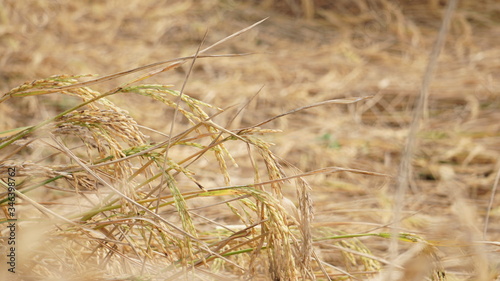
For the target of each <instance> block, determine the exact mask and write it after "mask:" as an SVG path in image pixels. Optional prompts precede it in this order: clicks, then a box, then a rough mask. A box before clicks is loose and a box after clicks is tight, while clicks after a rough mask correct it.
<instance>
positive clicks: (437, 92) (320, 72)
mask: <svg viewBox="0 0 500 281" xmlns="http://www.w3.org/2000/svg"><path fill="white" fill-rule="evenodd" d="M446 2H447V1H438V0H418V1H389V0H364V1H361V0H360V1H347V0H338V1H326V0H314V1H313V0H284V1H273V0H264V1H235V0H205V1H195V0H190V1H177V0H171V1H144V0H129V1H93V0H87V1H42V0H38V1H37V0H29V1H14V0H2V1H1V2H0V91H1V93H5V92H7V91H9V90H10V89H12V88H14V87H17V86H18V85H20V84H22V83H24V82H25V81H32V80H36V79H42V78H45V77H49V76H51V75H55V74H75V75H76V74H98V75H100V76H102V75H106V74H112V73H116V72H120V71H124V70H128V69H132V68H135V67H139V66H142V65H146V64H149V63H154V62H157V61H161V60H167V59H173V58H177V57H183V56H189V55H193V54H194V53H195V52H196V49H197V48H198V46H199V44H201V43H202V38H203V36H204V34H205V32H207V37H206V39H205V43H204V46H206V45H209V44H212V43H214V42H216V41H218V40H220V39H222V38H224V37H225V36H228V35H230V34H232V33H234V32H236V31H238V30H240V29H242V28H244V27H247V26H249V25H251V24H253V23H255V22H257V21H259V20H261V19H263V18H266V17H269V18H268V19H267V20H266V21H265V22H263V23H262V24H260V25H258V26H257V27H255V28H253V29H251V30H250V31H248V32H246V33H244V34H242V35H240V36H239V37H237V38H234V39H231V40H230V41H227V42H225V43H224V44H221V45H220V46H217V47H216V48H215V49H213V50H210V51H209V54H229V53H253V54H251V55H248V56H240V57H231V58H203V59H201V58H200V59H198V60H197V61H196V64H195V67H194V69H193V72H192V74H191V77H190V79H189V80H188V82H187V85H186V88H185V93H186V94H188V95H189V96H192V97H195V98H197V99H199V100H201V101H204V102H207V103H210V104H212V105H215V106H218V107H221V108H226V107H228V106H231V105H234V104H237V105H242V104H243V103H245V102H246V101H247V100H248V99H249V98H250V97H252V96H253V95H254V94H256V93H257V92H258V91H259V90H260V89H261V88H262V90H261V91H260V93H259V94H258V96H257V97H256V98H255V99H254V100H252V101H251V102H250V103H249V105H248V107H247V108H246V109H245V110H244V111H243V113H242V114H240V115H239V116H238V117H237V118H236V119H235V120H234V121H233V123H232V124H231V128H243V127H246V126H250V125H252V124H255V123H258V122H260V121H263V120H266V119H268V118H270V117H273V116H276V115H279V114H281V113H283V112H286V111H288V110H291V109H294V108H297V107H300V106H304V105H308V104H313V103H316V102H321V101H324V100H329V99H336V98H349V97H363V96H373V97H372V98H371V99H367V100H364V101H361V102H359V103H357V104H351V105H325V106H322V107H316V108H313V109H310V110H305V111H301V112H299V113H297V114H295V115H289V116H285V117H283V118H280V119H277V120H275V121H273V122H271V123H269V124H266V125H264V127H265V128H269V129H280V130H282V132H281V133H274V134H270V135H269V136H265V137H264V138H265V139H266V140H269V141H270V142H272V143H274V144H275V145H274V146H273V147H272V148H271V150H272V151H273V152H274V153H275V154H276V155H278V156H280V157H281V158H283V159H286V161H288V162H290V163H292V164H293V165H295V166H297V167H298V168H299V169H301V170H302V171H305V172H307V171H312V170H316V169H320V168H323V167H330V166H335V167H342V168H351V169H359V170H365V171H371V172H376V173H383V174H387V175H390V176H392V177H394V178H396V177H397V175H398V169H399V165H400V160H401V156H402V153H403V152H402V151H403V148H404V144H405V141H406V137H407V135H408V128H409V125H410V122H411V116H412V110H413V108H414V107H415V104H416V101H417V99H418V95H419V91H420V85H421V83H422V78H423V75H424V72H425V67H426V64H427V61H428V57H429V54H430V51H431V49H432V46H433V44H434V42H435V40H436V37H437V33H438V31H439V28H440V26H441V22H442V18H443V14H444V9H445V4H446ZM499 46H500V3H499V2H498V1H495V0H478V1H472V0H463V1H459V3H458V8H457V10H456V11H455V13H454V14H453V17H452V20H451V26H450V30H449V32H448V34H447V39H446V43H445V47H444V49H443V51H442V53H441V55H440V57H439V61H438V68H437V71H436V73H435V75H434V76H433V82H432V84H431V86H430V90H429V92H430V96H429V103H428V118H427V119H426V120H425V122H424V123H423V125H422V126H421V127H420V129H419V132H418V135H417V147H416V150H415V155H414V158H413V160H412V162H411V163H412V174H411V180H410V187H411V188H410V190H409V191H408V192H407V193H406V195H405V198H404V202H403V210H402V212H401V214H400V215H401V222H400V223H399V225H398V229H397V231H398V232H404V233H412V234H414V235H416V236H418V237H420V238H421V239H422V240H424V241H427V242H428V243H429V244H430V245H432V246H433V250H432V254H429V255H427V254H422V253H421V252H418V251H417V252H411V250H412V249H413V248H412V243H400V244H401V245H400V253H406V254H407V255H406V256H404V255H401V256H400V257H399V258H398V259H397V261H394V260H393V259H392V258H391V257H390V255H389V245H390V243H391V240H390V239H383V238H379V237H363V238H360V241H361V243H363V244H364V245H365V246H366V248H367V249H369V250H370V251H371V253H370V254H369V255H370V256H371V257H376V259H375V260H376V262H377V263H378V264H379V266H374V267H372V268H371V269H370V270H368V269H366V267H364V269H363V267H362V266H361V265H360V261H357V262H355V261H354V260H353V259H350V258H348V257H346V255H344V256H339V252H340V251H341V250H340V249H339V247H340V246H338V244H335V245H334V244H333V243H331V244H329V243H322V244H321V245H316V246H315V247H316V251H317V252H318V253H319V254H320V257H321V259H322V260H323V261H325V262H327V263H329V264H332V265H334V266H336V267H338V268H341V269H343V270H345V271H347V272H350V273H351V274H352V275H353V276H357V277H358V278H359V279H360V280H368V279H370V278H377V277H376V276H377V274H378V273H379V269H382V268H385V267H386V266H387V265H386V263H385V262H384V261H390V262H389V263H392V262H401V264H402V265H403V267H405V268H407V270H406V271H405V274H407V275H405V276H406V278H407V279H404V280H482V281H483V280H484V281H486V280H498V279H497V278H498V276H499V274H500V262H499V261H500V255H499V248H498V247H499V246H500V244H499V242H498V241H500V240H499V239H500V207H499V206H500V197H499V196H498V195H496V196H495V194H494V193H493V192H492V191H493V189H494V184H495V178H496V177H497V176H498V173H499V171H500V162H499V159H500V158H499V154H500V110H499V109H500V95H499V91H500V82H499V78H500V48H499ZM188 66H189V65H188V64H186V65H183V66H182V67H180V68H178V69H176V70H174V71H169V72H165V73H162V74H159V75H156V76H155V77H152V78H151V79H150V81H149V83H161V84H171V85H174V87H173V88H175V89H180V88H181V86H182V84H183V81H184V79H185V76H186V73H187V71H188ZM126 79H127V78H123V77H122V78H119V79H117V80H113V81H109V82H106V83H101V84H98V85H95V86H94V88H96V89H108V88H110V87H113V86H116V85H118V84H119V83H122V82H124V81H127V80H126ZM110 100H112V101H113V102H115V103H116V104H117V105H118V106H120V107H122V108H124V109H126V110H127V111H128V112H129V113H130V115H131V116H132V117H133V118H134V119H135V120H137V122H138V123H140V124H141V125H144V126H148V127H150V128H153V129H156V130H158V131H161V132H164V133H168V131H169V128H170V124H171V120H172V113H173V111H172V110H166V109H164V108H163V107H162V106H159V105H157V103H155V102H153V101H149V100H147V101H144V100H143V99H141V98H140V97H137V96H133V95H116V96H113V97H110ZM70 102H71V101H68V100H65V99H64V97H61V96H34V97H29V98H22V99H21V98H13V99H10V100H8V101H6V102H4V103H0V132H3V131H6V130H9V129H12V128H18V127H23V126H30V125H33V124H35V123H36V120H40V119H42V118H45V116H47V115H48V114H50V113H51V112H59V111H61V109H66V108H67V107H68V103H70ZM231 117H232V115H231V114H221V115H220V116H217V117H216V120H217V122H218V123H220V124H226V123H227V122H228V121H229V120H230V119H231ZM188 125H189V124H187V123H186V124H184V123H180V124H176V127H175V130H176V131H179V132H180V131H182V130H183V128H187V126H188ZM245 153H246V152H245V151H242V152H241V155H238V154H236V155H233V156H234V157H235V158H236V159H238V157H240V156H241V157H244V155H245ZM25 157H27V156H25ZM29 160H30V159H26V161H29ZM239 164H240V166H239V167H238V168H236V167H230V170H231V171H232V173H233V179H234V180H233V181H234V182H235V183H239V184H241V183H244V182H246V181H250V182H251V181H252V180H253V174H252V166H251V165H250V164H245V162H243V163H240V162H239ZM394 178H391V177H376V176H370V175H362V174H354V173H336V174H328V175H327V174H317V175H314V176H310V177H307V178H306V180H307V181H308V182H309V184H310V185H311V188H312V189H311V195H312V199H313V201H314V209H315V219H314V221H313V225H314V227H315V229H320V228H321V227H328V228H329V229H335V231H336V233H337V234H338V233H346V234H357V233H367V232H391V225H393V218H394V213H393V207H394V204H395V197H394V194H395V190H396V185H395V180H394ZM197 179H198V180H199V181H200V182H201V183H202V184H203V186H205V187H217V186H223V185H224V181H223V178H222V177H221V176H220V175H217V173H216V172H215V171H213V170H212V169H211V168H210V167H207V168H206V171H204V173H200V171H198V172H197ZM283 192H284V194H285V195H286V196H287V197H288V198H290V200H292V201H293V202H295V203H296V202H297V198H296V197H295V190H292V189H290V190H287V189H286V185H285V187H284V191H283ZM44 194H45V193H44ZM46 196H47V198H46V199H44V198H43V197H42V199H41V201H44V200H45V201H44V202H45V203H46V204H48V205H49V204H50V200H51V198H52V197H51V195H50V192H49V191H47V193H46ZM491 200H492V201H491ZM489 205H491V206H492V208H491V209H490V211H489V212H488V206H489ZM487 213H489V222H488V227H487V229H486V228H485V220H486V216H487ZM228 217H230V214H229V215H227V216H226V215H224V214H221V215H220V219H221V220H222V221H225V222H230V219H228ZM20 231H22V230H20ZM323 235H326V234H324V233H323ZM336 242H338V241H336ZM346 247H347V246H346ZM407 249H409V250H408V252H405V251H407ZM354 250H356V249H354ZM353 255H355V254H353ZM405 258H408V260H404V259H405ZM72 262H73V263H74V266H69V267H68V268H65V267H59V268H57V267H55V268H53V269H52V270H51V271H50V272H46V273H45V274H46V275H47V276H49V275H51V274H52V275H51V276H53V277H52V278H56V279H51V280H86V279H84V278H86V277H85V276H84V274H83V275H82V274H80V273H79V274H76V273H78V272H82V271H84V268H79V266H78V265H79V264H84V263H83V262H81V261H77V260H74V261H72ZM410 264H413V265H415V264H422V266H423V267H425V266H424V265H427V264H432V265H433V266H434V267H433V268H439V271H438V273H435V272H434V277H433V278H434V279H430V278H431V275H432V274H431V275H426V276H424V277H422V276H420V275H418V274H417V273H416V272H419V271H420V269H419V270H417V269H412V268H410V266H409V265H410ZM82 266H83V265H82ZM232 270H234V271H232ZM412 270H413V271H415V274H414V275H412V274H413V271H412ZM124 271H126V270H124ZM130 271H131V272H133V270H130ZM223 271H227V272H230V274H233V275H234V276H235V277H239V275H238V274H241V273H238V270H236V269H234V268H224V269H223ZM422 271H423V272H425V270H424V269H422ZM106 272H107V273H106ZM109 272H112V271H106V270H105V271H104V272H103V273H102V275H100V276H101V277H102V280H142V279H119V278H122V277H119V276H112V274H110V273H109ZM329 273H330V274H331V278H332V279H334V280H345V278H348V279H347V280H355V279H354V277H348V276H347V275H346V274H344V273H343V272H340V271H336V270H330V271H329ZM37 274H41V273H37ZM35 275H36V274H34V273H33V276H35ZM37 276H38V275H37ZM70 276H72V277H71V278H72V279H71V278H70ZM412 276H414V277H412ZM415 276H416V277H415ZM418 276H420V277H418ZM33 278H35V277H33ZM57 278H59V279H57ZM64 278H68V279H64ZM78 278H82V279H78ZM92 278H96V277H95V276H93V277H92ZM113 278H117V279H113ZM262 278H263V279H264V280H265V277H262ZM317 278H318V280H326V279H325V277H324V276H322V273H321V272H318V274H317ZM342 278H343V279H342ZM349 278H352V279H349ZM412 278H413V279H412ZM419 278H422V279H419ZM425 278H428V279H425ZM438 278H441V279H438ZM25 280H39V279H29V278H28V277H27V279H25ZM89 280H90V279H89ZM95 280H100V279H95ZM144 280H148V279H144ZM152 280H162V279H152ZM255 280H259V279H255ZM374 280H375V279H374ZM377 280H383V279H377ZM394 280H399V279H394Z"/></svg>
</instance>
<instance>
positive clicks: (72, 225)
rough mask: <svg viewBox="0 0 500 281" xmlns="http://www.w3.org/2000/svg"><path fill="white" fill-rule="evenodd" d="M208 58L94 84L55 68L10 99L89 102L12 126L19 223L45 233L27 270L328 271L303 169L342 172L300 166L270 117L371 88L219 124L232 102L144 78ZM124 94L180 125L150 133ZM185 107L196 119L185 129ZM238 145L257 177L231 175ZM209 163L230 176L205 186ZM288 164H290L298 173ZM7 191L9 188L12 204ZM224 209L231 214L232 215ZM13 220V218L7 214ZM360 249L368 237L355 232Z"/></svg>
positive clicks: (7, 148)
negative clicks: (157, 107) (236, 179)
mask: <svg viewBox="0 0 500 281" xmlns="http://www.w3.org/2000/svg"><path fill="white" fill-rule="evenodd" d="M243 31H244V30H243ZM243 31H241V32H243ZM237 34H239V33H237ZM237 34H236V35H237ZM207 49H208V48H207ZM199 55H200V54H199V53H197V54H196V55H195V56H193V57H189V58H182V59H177V60H173V61H169V62H163V63H158V64H154V65H150V66H147V67H143V68H140V69H136V70H132V71H127V72H124V73H121V74H118V75H112V76H108V77H102V78H97V79H91V80H89V81H80V80H81V79H82V78H87V77H88V76H72V75H57V76H52V77H49V78H47V79H41V80H36V81H33V82H30V83H25V84H23V85H21V86H19V87H16V88H14V89H12V90H11V91H9V92H7V93H5V94H4V95H3V96H2V98H1V100H0V102H5V101H6V100H9V99H20V98H29V97H32V96H40V95H64V96H71V97H73V98H74V101H78V100H79V101H78V102H75V105H74V106H71V107H69V108H67V109H65V110H63V111H62V112H59V113H57V114H55V115H53V116H48V117H47V118H46V119H45V120H42V121H40V122H39V123H38V124H34V125H31V126H28V127H20V128H13V129H12V130H9V131H5V132H3V135H5V137H3V138H2V142H1V144H0V151H1V152H2V159H1V161H2V164H1V170H2V172H5V171H6V170H15V171H16V173H17V174H16V176H17V178H18V180H17V186H16V191H14V193H15V195H16V196H17V197H18V208H19V212H20V213H21V214H20V215H19V217H16V218H17V219H18V221H17V222H18V224H19V225H20V227H21V228H22V229H23V232H24V231H27V230H25V229H30V232H32V231H33V232H32V234H30V239H34V237H33V236H39V238H36V239H34V240H35V241H38V242H39V243H27V242H26V241H24V242H23V243H26V244H22V243H20V246H19V249H20V251H21V252H22V253H23V255H25V254H27V253H31V254H30V257H27V258H26V259H25V260H24V262H23V263H22V264H21V265H20V267H19V268H18V271H19V272H20V273H21V274H23V275H31V276H33V277H34V278H35V277H36V278H42V277H47V278H49V277H50V278H61V276H66V277H67V278H68V279H75V278H76V279H78V278H77V277H78V276H86V277H85V278H90V277H92V278H96V280H98V279H99V278H98V277H97V276H101V274H103V272H106V274H104V275H105V276H121V275H123V276H129V277H130V276H133V277H134V278H139V276H141V277H140V278H144V280H147V279H148V278H152V279H155V278H156V277H157V276H162V278H165V279H166V280H177V279H179V278H187V279H189V280H194V279H196V278H198V279H200V280H208V279H215V280H221V278H224V277H223V276H224V275H221V274H222V273H220V272H224V274H227V273H232V274H235V275H241V274H243V275H245V276H247V277H252V278H253V277H258V276H268V277H270V279H272V280H297V279H315V276H316V275H317V273H316V271H317V270H319V269H321V270H322V271H323V272H325V274H327V273H326V269H325V268H324V266H323V265H322V263H321V261H320V260H319V258H318V257H317V256H316V255H315V254H314V251H313V247H312V243H313V237H312V234H311V232H312V228H311V221H312V216H313V206H312V201H311V198H310V194H309V189H310V188H309V186H308V184H307V182H306V181H304V180H303V179H302V177H304V176H307V175H311V174H315V173H334V172H340V171H344V170H345V169H335V168H330V169H322V170H319V171H314V172H309V173H307V174H302V173H300V172H298V171H297V169H295V168H293V166H292V165H290V164H287V162H286V161H284V160H281V159H280V158H279V157H277V156H276V155H275V154H273V152H272V151H271V150H270V147H271V146H272V144H271V143H269V142H268V141H266V140H265V139H264V138H263V137H262V135H267V134H272V133H274V132H276V130H272V129H263V128H261V127H260V126H262V125H264V124H266V123H269V122H270V121H272V120H274V119H276V118H279V117H281V116H285V115H287V114H292V113H295V112H297V111H299V110H303V109H307V108H311V107H315V106H320V105H324V104H328V103H339V104H346V103H354V102H357V101H359V100H362V98H361V99H347V100H331V101H326V102H322V103H318V104H313V105H310V106H306V107H302V108H299V109H296V110H292V111H290V112H287V113H284V114H282V115H280V116H276V117H273V118H271V119H268V120H265V121H263V122H260V123H258V124H255V125H254V126H250V127H246V128H238V129H230V127H229V125H230V124H229V125H227V126H222V125H219V124H217V123H215V122H214V121H213V118H214V117H215V116H217V115H219V114H225V113H226V112H225V110H223V109H221V108H218V107H215V106H212V105H210V104H207V103H205V102H203V101H201V100H198V99H195V98H192V97H190V96H188V95H187V94H185V93H183V92H182V90H181V91H176V90H173V89H172V87H171V86H167V85H157V84H155V85H152V84H137V83H136V81H142V80H144V79H145V78H149V77H151V76H153V75H154V74H157V73H160V72H164V71H167V70H170V69H173V68H175V67H177V66H179V65H181V64H182V63H184V62H187V61H189V60H191V61H192V62H193V63H194V60H195V59H196V58H199ZM165 65H166V66H165ZM155 66H160V68H159V69H157V70H153V71H151V72H149V73H147V74H146V75H143V76H141V77H139V78H137V79H132V81H131V82H128V83H126V84H124V85H121V86H119V87H117V88H114V89H112V90H109V91H107V92H103V93H102V92H98V91H96V90H93V89H92V88H91V86H92V85H93V84H96V83H99V82H102V81H105V80H109V79H113V78H116V77H119V76H121V75H125V74H130V73H132V72H135V71H137V70H143V69H150V68H152V67H155ZM186 79H187V78H186ZM125 93H132V94H136V95H140V96H142V97H143V98H144V99H153V100H155V101H156V102H159V103H162V104H163V105H164V106H166V107H169V108H171V109H173V110H174V111H173V117H172V121H171V122H172V127H171V128H172V130H171V131H170V134H163V135H162V136H163V140H161V141H156V142H152V141H151V136H149V135H148V134H147V133H148V132H149V133H151V132H154V130H152V129H149V128H147V127H144V126H141V125H140V124H138V123H137V122H136V120H134V118H132V117H131V115H130V114H129V113H128V112H127V111H126V110H123V109H121V108H120V107H118V106H117V105H115V104H114V103H113V102H111V101H110V100H109V99H108V98H107V97H109V96H112V95H123V94H125ZM209 111H212V112H213V113H212V114H210V113H209ZM238 113H240V111H239V112H237V113H236V114H238ZM177 114H180V115H182V117H183V119H184V120H186V121H187V122H188V123H189V124H190V125H189V126H188V128H187V129H186V130H184V131H182V132H180V133H176V134H174V133H172V132H173V126H174V125H175V124H176V122H177V121H176V120H177V118H176V117H177V116H176V115H177ZM228 143H237V146H240V147H243V148H244V149H246V150H247V154H246V156H245V157H243V158H244V159H246V160H247V161H250V162H251V165H252V166H253V174H254V180H253V182H249V183H246V184H239V185H232V184H231V182H232V177H231V175H230V172H229V171H228V165H237V163H236V160H235V159H233V157H232V155H231V152H230V150H229V149H228V148H227V144H228ZM233 147H234V146H233ZM284 165H286V166H288V167H286V166H284ZM211 166H217V167H218V174H219V175H220V177H221V178H223V182H224V184H225V186H223V187H220V186H218V187H208V186H205V184H204V183H203V182H202V181H200V180H199V179H200V178H201V179H203V178H204V175H203V174H204V170H205V169H208V170H210V169H211ZM287 169H288V170H291V171H293V174H292V175H287V173H286V172H285V170H287ZM351 172H359V173H368V172H364V171H357V170H352V171H351ZM3 174H5V173H3ZM289 181H291V182H294V183H295V184H294V186H295V189H296V194H297V199H298V206H297V207H296V206H295V205H294V204H293V203H292V201H290V200H289V199H288V198H286V197H284V196H283V193H282V189H283V184H284V182H289ZM42 194H43V196H40V195H42ZM40 199H41V200H40ZM7 202H8V198H7V192H4V193H2V201H1V203H2V204H3V206H5V204H6V203H7ZM35 210H36V211H35ZM217 214H219V215H221V214H224V216H227V217H228V222H225V221H224V220H221V219H220V218H218V215H217ZM12 219H15V218H13V217H9V216H7V217H6V218H4V219H3V222H7V221H11V220H12ZM37 229H38V230H40V229H43V231H35V230H37ZM40 237H43V238H40ZM20 239H21V238H20ZM342 243H343V244H346V243H347V242H342ZM347 244H349V243H347ZM27 245H29V246H27ZM353 247H354V248H360V247H361V248H363V247H362V245H361V244H359V243H357V242H356V243H355V244H353ZM363 249H364V248H363ZM363 251H366V249H365V250H363ZM349 255H350V260H351V261H353V262H354V261H355V260H356V258H355V257H354V256H353V255H352V253H349ZM364 259H366V258H364ZM372 264H373V263H372ZM375 264H376V262H375ZM367 266H368V267H372V266H373V265H367ZM55 268H57V269H58V270H54V269H55ZM89 270H90V272H91V273H89ZM68 274H69V275H68ZM93 274H95V275H93ZM346 274H348V273H346ZM327 275H328V274H327ZM129 277H124V279H126V278H129Z"/></svg>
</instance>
